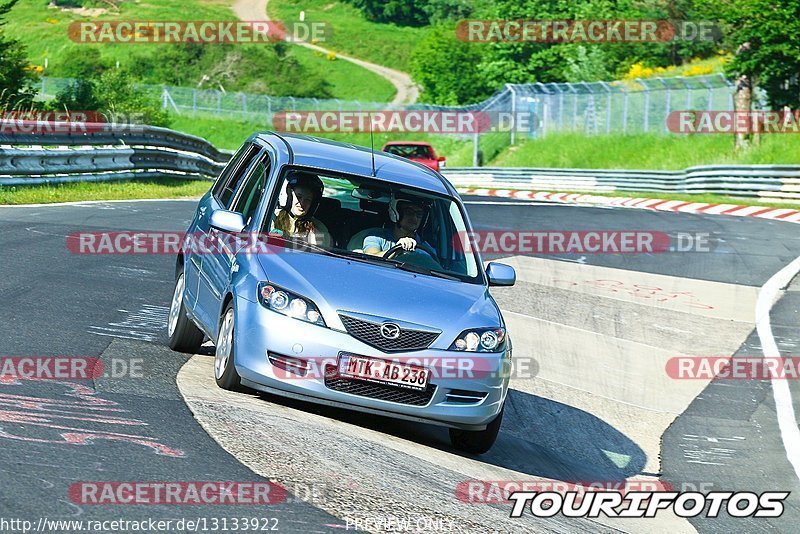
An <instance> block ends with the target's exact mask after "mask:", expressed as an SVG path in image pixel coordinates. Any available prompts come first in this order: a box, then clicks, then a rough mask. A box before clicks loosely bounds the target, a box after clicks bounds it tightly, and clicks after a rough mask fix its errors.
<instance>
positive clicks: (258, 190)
mask: <svg viewBox="0 0 800 534" xmlns="http://www.w3.org/2000/svg"><path fill="white" fill-rule="evenodd" d="M269 170H270V159H269V157H268V156H267V155H266V154H265V153H263V152H262V153H259V154H258V157H256V158H255V159H254V160H253V162H252V163H251V165H249V166H248V168H247V170H246V171H245V173H244V175H243V176H242V179H241V180H239V185H238V187H237V189H236V191H235V193H234V195H233V197H232V199H231V202H230V204H229V205H228V206H227V209H228V210H229V211H232V212H235V213H239V214H241V215H242V219H243V220H244V222H245V231H248V230H250V229H251V228H250V225H251V223H252V222H253V219H254V217H255V215H256V211H257V208H258V205H259V202H260V201H261V198H262V197H263V195H264V189H265V188H266V185H267V177H268V176H269ZM209 233H210V234H211V236H212V239H213V241H214V243H215V249H214V253H213V254H207V255H206V256H205V257H204V258H203V269H202V271H203V275H204V276H203V281H201V284H200V288H201V294H200V299H201V301H202V302H203V307H204V308H205V309H206V311H207V312H208V313H209V314H210V315H211V316H212V319H218V318H219V315H220V313H221V307H222V299H223V297H224V295H225V294H226V292H227V290H228V286H229V285H230V282H231V277H232V275H233V273H234V271H235V270H236V269H238V268H239V266H238V265H237V263H236V252H237V248H238V247H237V243H238V242H239V239H238V238H237V237H236V236H232V235H221V232H220V231H219V230H217V229H215V228H211V229H209ZM216 323H218V321H216V320H215V321H214V322H213V323H211V325H209V326H211V331H212V332H213V333H215V334H216V327H217V326H218V325H217V324H216Z"/></svg>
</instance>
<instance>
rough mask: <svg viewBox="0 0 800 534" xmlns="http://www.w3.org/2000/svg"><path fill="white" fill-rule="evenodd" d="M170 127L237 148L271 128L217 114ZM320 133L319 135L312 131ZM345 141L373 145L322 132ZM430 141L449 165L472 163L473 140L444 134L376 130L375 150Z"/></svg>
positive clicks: (176, 119) (177, 120)
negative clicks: (396, 143) (394, 143)
mask: <svg viewBox="0 0 800 534" xmlns="http://www.w3.org/2000/svg"><path fill="white" fill-rule="evenodd" d="M171 128H173V129H175V130H180V131H183V132H186V133H189V134H192V135H197V136H199V137H202V138H204V139H207V140H208V141H209V142H210V143H212V144H213V145H215V146H217V147H218V148H222V149H226V150H235V149H237V148H239V146H240V145H241V144H242V142H243V141H244V140H245V139H247V137H248V136H250V134H252V133H254V132H260V131H264V130H269V129H271V127H270V125H269V124H267V123H266V121H247V120H233V119H224V120H223V119H220V118H218V117H214V116H196V117H194V118H192V117H191V116H188V115H173V122H172V125H171ZM312 135H317V134H312ZM317 137H326V138H329V139H333V140H336V141H341V142H344V143H352V144H355V145H361V146H367V147H368V146H370V140H369V134H366V133H358V134H344V133H341V134H319V135H317ZM404 140H405V141H428V142H429V143H431V144H432V145H433V148H434V149H435V150H436V152H437V153H438V154H439V155H442V156H445V157H446V158H447V165H449V166H452V167H462V166H468V165H471V164H472V141H471V140H464V139H458V138H455V137H450V136H444V135H425V134H391V133H376V134H375V149H376V150H380V149H381V147H383V145H384V143H386V142H387V141H404Z"/></svg>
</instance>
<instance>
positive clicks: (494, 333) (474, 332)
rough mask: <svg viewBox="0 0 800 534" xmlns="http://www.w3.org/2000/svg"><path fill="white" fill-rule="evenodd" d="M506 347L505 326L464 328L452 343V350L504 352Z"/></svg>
mask: <svg viewBox="0 0 800 534" xmlns="http://www.w3.org/2000/svg"><path fill="white" fill-rule="evenodd" d="M505 348H506V329H505V328H500V327H497V328H471V329H469V330H464V331H463V332H461V334H460V335H459V336H458V337H457V338H456V340H455V341H453V344H452V345H450V350H459V351H464V352H502V351H503V350H504V349H505Z"/></svg>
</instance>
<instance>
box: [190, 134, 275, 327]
mask: <svg viewBox="0 0 800 534" xmlns="http://www.w3.org/2000/svg"><path fill="white" fill-rule="evenodd" d="M240 152H241V154H240V153H237V156H239V157H238V160H237V161H236V162H235V164H234V165H232V166H231V169H230V172H229V173H228V174H227V176H224V179H223V176H220V180H219V181H218V182H217V184H215V185H214V188H213V189H212V194H211V195H210V196H209V198H208V199H207V201H206V203H204V204H203V205H201V206H200V208H199V219H198V221H197V225H196V234H195V235H194V236H193V238H194V239H195V240H196V242H197V243H204V244H206V245H207V246H208V248H210V249H211V250H212V251H214V252H215V251H216V250H215V249H216V248H217V242H216V239H217V234H218V232H217V230H215V229H213V228H211V225H210V224H209V221H210V219H211V214H212V213H213V212H214V211H216V210H220V209H228V208H230V206H231V205H232V204H233V202H234V199H235V196H236V192H237V191H238V190H239V188H240V186H241V184H242V182H243V181H244V178H245V177H246V176H247V174H248V171H249V170H250V169H251V168H252V167H253V165H254V164H255V162H256V161H257V160H258V156H259V155H260V153H261V148H260V147H258V146H256V145H253V144H251V143H247V144H246V145H245V146H243V147H242V149H241V150H240ZM223 172H224V171H223ZM196 256H199V260H200V261H199V262H195V265H197V268H198V284H197V301H196V304H195V306H194V309H193V310H192V311H193V313H194V316H195V317H196V319H197V320H198V321H199V322H201V323H202V324H203V326H205V327H206V329H207V330H208V331H209V332H215V331H216V327H217V317H216V314H217V303H218V302H219V298H218V297H217V296H216V295H215V294H214V291H215V285H214V284H213V283H212V282H211V280H210V277H209V272H213V271H214V268H215V263H216V260H215V259H214V256H215V254H211V253H206V252H202V251H201V253H200V254H197V255H196Z"/></svg>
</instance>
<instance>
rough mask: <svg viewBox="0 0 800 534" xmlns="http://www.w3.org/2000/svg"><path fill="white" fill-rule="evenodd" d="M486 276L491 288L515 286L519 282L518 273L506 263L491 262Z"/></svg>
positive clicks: (487, 267)
mask: <svg viewBox="0 0 800 534" xmlns="http://www.w3.org/2000/svg"><path fill="white" fill-rule="evenodd" d="M486 276H488V277H489V285H490V286H513V285H514V284H515V283H516V281H517V273H516V271H515V270H514V268H513V267H511V266H510V265H506V264H504V263H497V262H493V261H492V262H489V265H487V266H486Z"/></svg>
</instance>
